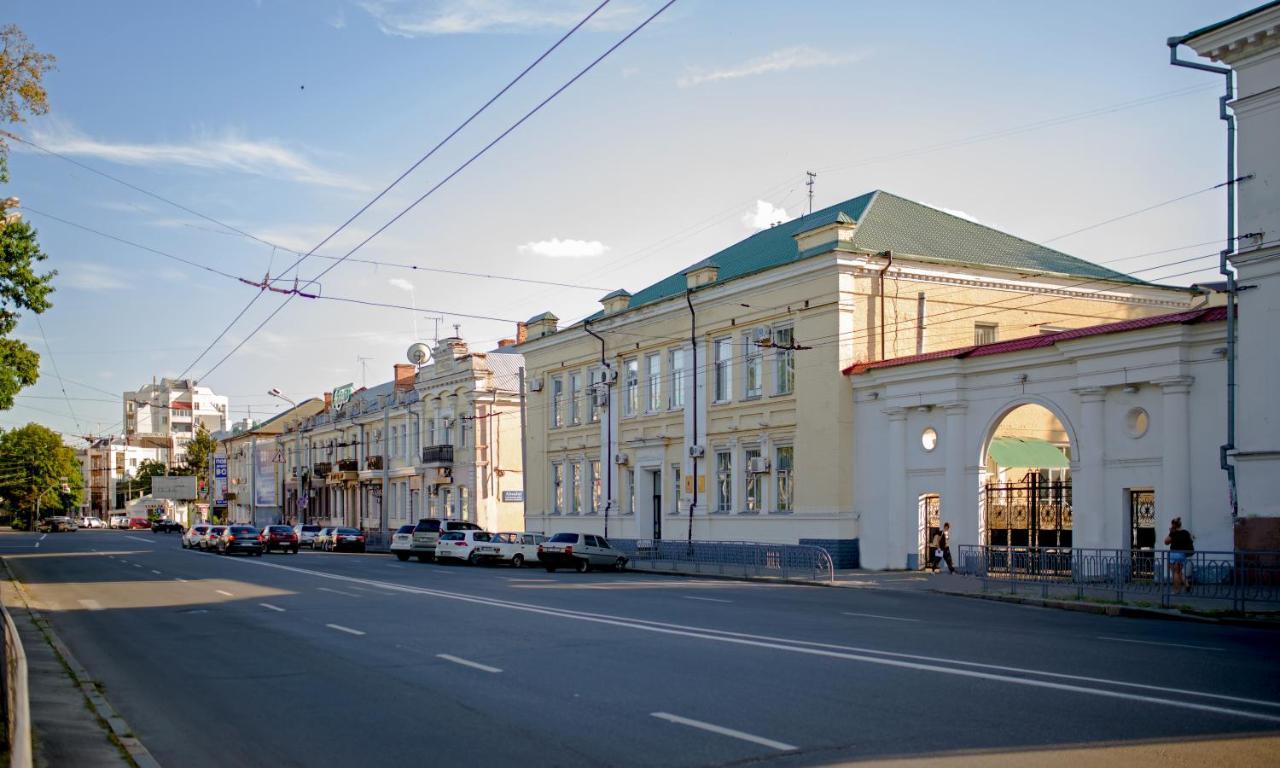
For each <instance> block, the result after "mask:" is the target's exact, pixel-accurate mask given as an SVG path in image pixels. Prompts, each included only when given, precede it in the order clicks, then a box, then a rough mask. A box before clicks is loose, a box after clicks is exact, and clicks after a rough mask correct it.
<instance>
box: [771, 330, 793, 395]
mask: <svg viewBox="0 0 1280 768" xmlns="http://www.w3.org/2000/svg"><path fill="white" fill-rule="evenodd" d="M795 338H796V332H795V329H794V328H792V327H790V326H787V327H784V328H774V329H773V393H774V394H775V395H789V394H791V393H792V392H793V391H794V390H795V388H796V351H795V350H794V349H791V347H793V346H795Z"/></svg>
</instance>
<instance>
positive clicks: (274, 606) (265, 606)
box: [258, 603, 284, 613]
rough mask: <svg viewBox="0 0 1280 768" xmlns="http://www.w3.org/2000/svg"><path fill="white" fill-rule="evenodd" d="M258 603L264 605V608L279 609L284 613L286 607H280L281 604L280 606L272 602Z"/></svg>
mask: <svg viewBox="0 0 1280 768" xmlns="http://www.w3.org/2000/svg"><path fill="white" fill-rule="evenodd" d="M258 605H260V606H262V607H263V608H267V609H269V610H272V611H279V612H280V613H284V609H283V608H281V607H280V606H278V605H272V604H271V603H258Z"/></svg>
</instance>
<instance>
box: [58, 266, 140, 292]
mask: <svg viewBox="0 0 1280 768" xmlns="http://www.w3.org/2000/svg"><path fill="white" fill-rule="evenodd" d="M54 284H55V285H64V286H66V287H68V288H75V289H78V290H81V291H92V292H94V293H105V292H107V291H117V290H121V289H123V288H128V287H129V285H128V283H126V282H125V280H124V279H123V278H122V277H120V275H119V274H118V273H117V272H116V270H114V269H112V268H110V267H107V266H103V265H102V264H94V263H93V262H88V261H82V262H76V263H73V264H70V265H68V266H67V267H66V268H65V269H62V270H59V272H58V276H57V277H56V278H54Z"/></svg>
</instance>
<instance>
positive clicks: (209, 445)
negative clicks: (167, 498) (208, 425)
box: [182, 424, 218, 499]
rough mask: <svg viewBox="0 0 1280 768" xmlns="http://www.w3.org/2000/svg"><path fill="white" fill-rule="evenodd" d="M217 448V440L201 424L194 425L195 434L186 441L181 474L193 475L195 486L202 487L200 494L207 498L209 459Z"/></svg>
mask: <svg viewBox="0 0 1280 768" xmlns="http://www.w3.org/2000/svg"><path fill="white" fill-rule="evenodd" d="M217 450H218V441H217V440H214V439H213V437H212V436H211V435H210V434H209V430H207V429H205V427H204V425H203V424H200V425H198V426H197V427H196V436H195V437H194V438H192V440H191V442H189V443H187V463H186V467H185V469H184V471H183V473H182V474H184V475H195V476H196V487H197V488H200V489H204V490H202V491H201V493H200V496H201V497H204V498H206V499H207V498H208V494H207V489H208V487H209V459H211V458H212V457H213V454H214V453H216V452H217Z"/></svg>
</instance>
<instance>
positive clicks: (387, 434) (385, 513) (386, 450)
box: [378, 385, 400, 533]
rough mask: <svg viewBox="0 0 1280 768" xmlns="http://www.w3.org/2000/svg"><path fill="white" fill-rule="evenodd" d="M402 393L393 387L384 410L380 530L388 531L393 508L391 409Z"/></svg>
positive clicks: (379, 513) (379, 508)
mask: <svg viewBox="0 0 1280 768" xmlns="http://www.w3.org/2000/svg"><path fill="white" fill-rule="evenodd" d="M399 394H400V393H399V392H397V391H396V389H395V386H394V385H392V387H391V396H390V397H389V398H387V407H386V408H384V409H383V410H382V500H381V501H380V502H379V503H378V530H379V531H381V532H382V533H386V532H387V524H388V520H389V519H390V517H389V514H390V512H391V510H389V509H387V501H388V499H389V498H390V494H389V493H388V489H389V488H390V485H391V409H392V408H394V407H395V400H396V399H397V396H398V395H399Z"/></svg>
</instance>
